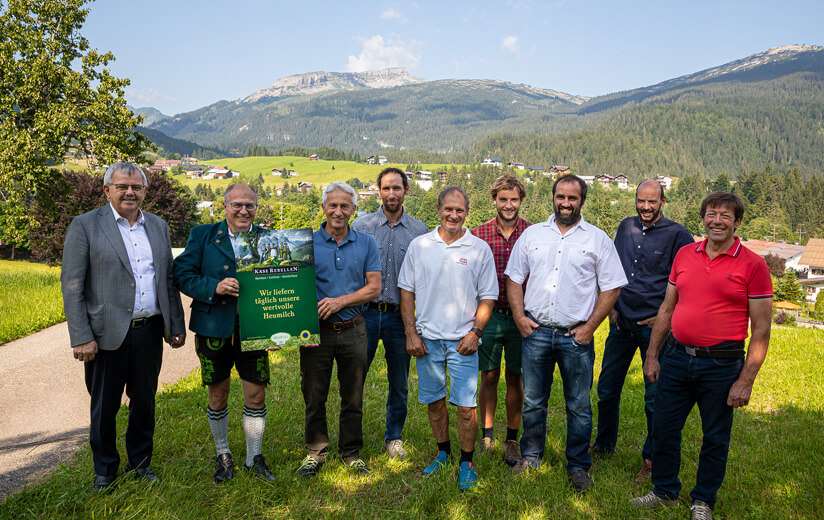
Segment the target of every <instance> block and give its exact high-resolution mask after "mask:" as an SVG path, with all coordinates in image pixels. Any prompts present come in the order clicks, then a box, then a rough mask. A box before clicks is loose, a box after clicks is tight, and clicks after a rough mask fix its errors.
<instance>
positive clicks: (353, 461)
mask: <svg viewBox="0 0 824 520" xmlns="http://www.w3.org/2000/svg"><path fill="white" fill-rule="evenodd" d="M343 462H345V463H346V465H347V466H349V469H350V470H352V471H354V472H355V475H357V476H359V477H363V476H366V475H368V474H370V473H371V472H372V470H370V469H369V466H367V465H366V463H365V462H364V461H363V459H361V458H360V457H353V458H350V459H344V461H343Z"/></svg>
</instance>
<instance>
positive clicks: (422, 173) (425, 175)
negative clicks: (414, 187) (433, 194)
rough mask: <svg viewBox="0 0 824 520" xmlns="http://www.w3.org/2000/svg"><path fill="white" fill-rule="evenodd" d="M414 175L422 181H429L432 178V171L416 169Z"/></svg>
mask: <svg viewBox="0 0 824 520" xmlns="http://www.w3.org/2000/svg"><path fill="white" fill-rule="evenodd" d="M415 176H416V177H418V178H419V179H420V180H422V181H431V180H432V172H430V171H429V170H419V171H416V172H415Z"/></svg>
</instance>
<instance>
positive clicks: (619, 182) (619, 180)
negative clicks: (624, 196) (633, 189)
mask: <svg viewBox="0 0 824 520" xmlns="http://www.w3.org/2000/svg"><path fill="white" fill-rule="evenodd" d="M612 180H613V181H614V182H615V186H617V187H618V189H619V190H628V189H629V177H627V176H626V175H624V174H623V173H619V174H618V175H616V176H615V177H613V178H612Z"/></svg>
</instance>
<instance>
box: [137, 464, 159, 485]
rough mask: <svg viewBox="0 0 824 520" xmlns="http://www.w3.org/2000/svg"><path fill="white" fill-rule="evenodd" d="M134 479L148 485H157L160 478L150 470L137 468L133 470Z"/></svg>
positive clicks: (148, 468)
mask: <svg viewBox="0 0 824 520" xmlns="http://www.w3.org/2000/svg"><path fill="white" fill-rule="evenodd" d="M134 475H135V478H138V479H140V480H143V481H144V482H148V483H149V484H159V483H160V477H158V476H157V474H155V472H154V471H152V468H150V467H145V468H137V469H136V470H134Z"/></svg>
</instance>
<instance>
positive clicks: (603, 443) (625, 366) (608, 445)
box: [595, 323, 656, 460]
mask: <svg viewBox="0 0 824 520" xmlns="http://www.w3.org/2000/svg"><path fill="white" fill-rule="evenodd" d="M651 332H652V329H650V328H649V327H647V326H644V327H643V328H641V329H639V330H637V331H635V332H632V331H629V330H626V329H619V328H618V327H617V326H616V325H615V324H614V323H610V324H609V336H607V341H606V344H605V346H604V360H603V361H602V362H601V376H600V377H599V378H598V436H597V437H595V446H596V447H597V448H598V449H600V450H602V451H607V452H612V451H615V445H616V444H617V442H618V414H619V412H618V408H619V406H620V404H621V390H622V389H623V388H624V381H625V380H626V378H627V371H629V366H630V364H631V363H632V358H633V357H635V350H636V349H637V350H640V351H641V364H642V365H643V363H644V361H646V359H647V347H648V346H649V336H650V333H651ZM655 387H656V383H650V382H649V381H647V380H646V378H644V413H645V414H646V416H647V437H646V439H644V447H643V448H642V449H641V456H642V457H643V458H644V460H652V411H653V409H654V408H653V404H654V401H655Z"/></svg>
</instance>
